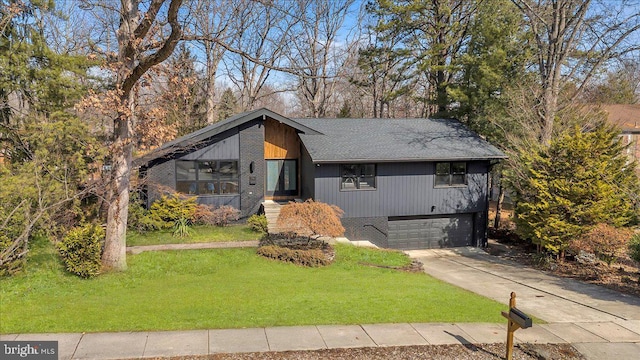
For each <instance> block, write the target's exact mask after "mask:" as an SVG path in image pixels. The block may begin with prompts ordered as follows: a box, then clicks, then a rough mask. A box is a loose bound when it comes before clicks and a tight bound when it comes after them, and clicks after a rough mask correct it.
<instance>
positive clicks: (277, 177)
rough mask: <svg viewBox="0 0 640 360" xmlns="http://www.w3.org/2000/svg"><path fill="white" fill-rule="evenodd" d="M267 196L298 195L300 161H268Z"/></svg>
mask: <svg viewBox="0 0 640 360" xmlns="http://www.w3.org/2000/svg"><path fill="white" fill-rule="evenodd" d="M266 190H267V191H266V195H267V196H296V195H298V160H295V159H286V160H267V189H266Z"/></svg>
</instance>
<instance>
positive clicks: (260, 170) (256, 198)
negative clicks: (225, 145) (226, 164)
mask: <svg viewBox="0 0 640 360" xmlns="http://www.w3.org/2000/svg"><path fill="white" fill-rule="evenodd" d="M239 136H240V137H239V140H240V164H239V165H238V166H239V168H240V206H239V207H238V209H240V211H241V212H242V216H243V217H244V216H249V215H251V214H255V213H257V212H258V210H259V209H260V205H261V204H262V200H263V199H264V189H265V184H264V179H265V171H266V168H265V166H266V165H265V161H264V126H263V121H262V120H253V121H249V122H247V123H245V124H242V125H241V126H240V127H239ZM251 162H253V172H251V170H252V169H251V168H252V166H251Z"/></svg>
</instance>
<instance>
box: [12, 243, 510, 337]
mask: <svg viewBox="0 0 640 360" xmlns="http://www.w3.org/2000/svg"><path fill="white" fill-rule="evenodd" d="M32 248H33V251H32V253H31V254H30V259H29V260H30V262H29V265H28V267H27V270H26V271H25V273H24V274H20V275H17V276H15V277H12V278H6V279H2V280H0V285H1V286H0V288H1V289H0V299H2V301H1V302H0V313H1V314H2V322H1V324H0V332H2V333H39V332H96V331H139V330H177V329H206V328H239V327H263V326H281V325H309V324H356V323H390V322H496V323H502V322H504V319H503V318H502V316H500V311H501V310H505V308H506V307H505V306H504V305H501V304H499V303H497V302H495V301H492V300H489V299H486V298H483V297H481V296H478V295H475V294H473V293H471V292H468V291H465V290H461V289H459V288H456V287H454V286H451V285H448V284H446V283H443V282H441V281H439V280H436V279H433V278H431V277H429V276H427V275H426V274H424V273H409V272H404V271H399V270H394V269H390V268H384V267H376V266H371V265H372V264H374V265H375V264H377V265H382V266H388V267H402V266H404V265H406V264H408V262H409V259H408V258H406V257H405V256H403V255H402V254H399V253H396V252H391V251H377V250H372V249H363V248H356V247H352V246H349V245H336V247H335V251H336V259H335V262H334V263H333V264H331V265H329V266H326V267H318V268H305V267H300V266H296V265H292V264H285V263H281V262H278V261H275V260H270V259H266V258H263V257H260V256H258V255H256V253H255V249H222V250H185V251H166V252H146V253H142V254H139V255H135V256H129V258H128V263H129V270H127V271H126V272H124V273H116V274H104V275H101V276H100V277H98V278H95V279H90V280H83V279H80V278H77V277H76V276H74V275H69V274H66V273H64V271H63V270H62V267H61V265H60V264H59V260H58V258H57V255H56V254H55V251H54V250H53V249H52V247H51V246H50V245H49V243H48V242H47V241H46V240H40V241H38V242H35V243H33V244H32Z"/></svg>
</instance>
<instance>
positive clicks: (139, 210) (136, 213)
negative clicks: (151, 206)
mask: <svg viewBox="0 0 640 360" xmlns="http://www.w3.org/2000/svg"><path fill="white" fill-rule="evenodd" d="M163 226H164V222H162V221H158V220H156V219H154V218H153V217H152V216H151V215H150V214H149V211H147V210H146V209H145V208H144V206H142V202H141V201H140V199H139V198H138V196H137V195H132V196H131V197H130V198H129V215H128V217H127V228H129V229H131V230H135V231H137V232H139V233H145V232H147V231H153V230H158V229H160V228H161V227H163Z"/></svg>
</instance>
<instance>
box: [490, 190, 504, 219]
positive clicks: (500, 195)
mask: <svg viewBox="0 0 640 360" xmlns="http://www.w3.org/2000/svg"><path fill="white" fill-rule="evenodd" d="M498 189H499V190H498V204H497V205H496V218H495V219H494V220H493V227H494V228H495V229H498V228H499V227H500V216H501V215H502V203H503V202H504V188H503V187H502V182H501V183H500V185H499V187H498Z"/></svg>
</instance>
